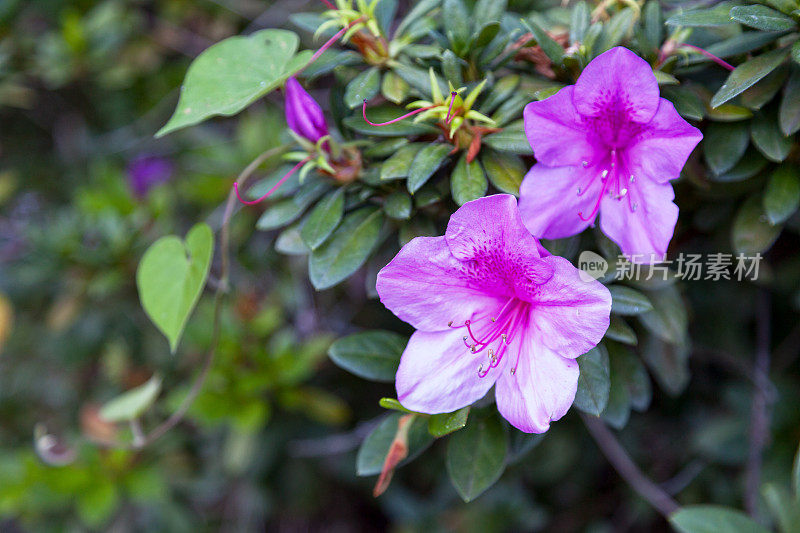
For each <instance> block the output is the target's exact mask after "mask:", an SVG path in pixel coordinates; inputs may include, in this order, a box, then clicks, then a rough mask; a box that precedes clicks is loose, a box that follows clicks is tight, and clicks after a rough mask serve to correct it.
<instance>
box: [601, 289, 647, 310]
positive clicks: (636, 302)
mask: <svg viewBox="0 0 800 533" xmlns="http://www.w3.org/2000/svg"><path fill="white" fill-rule="evenodd" d="M608 291H609V292H610V293H611V302H612V303H611V312H612V313H616V314H618V315H623V316H628V315H640V314H642V313H646V312H648V311H650V310H652V309H653V305H652V304H651V303H650V300H648V299H647V296H645V295H644V294H642V293H641V292H639V291H637V290H636V289H631V288H630V287H625V286H624V285H611V286H610V287H608Z"/></svg>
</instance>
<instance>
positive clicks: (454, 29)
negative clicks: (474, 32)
mask: <svg viewBox="0 0 800 533" xmlns="http://www.w3.org/2000/svg"><path fill="white" fill-rule="evenodd" d="M442 22H443V24H444V33H445V35H446V36H447V38H448V39H450V42H451V43H453V49H454V51H455V52H456V53H457V54H458V55H462V52H464V51H465V48H466V45H467V42H468V41H469V34H470V28H471V27H472V24H470V20H469V11H467V8H466V6H465V5H464V2H462V1H461V0H444V3H443V4H442Z"/></svg>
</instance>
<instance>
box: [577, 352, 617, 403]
mask: <svg viewBox="0 0 800 533" xmlns="http://www.w3.org/2000/svg"><path fill="white" fill-rule="evenodd" d="M578 366H579V367H580V375H579V376H578V390H577V391H576V393H575V403H574V405H575V407H577V408H578V409H580V410H581V411H583V412H584V413H588V414H590V415H594V416H600V413H602V412H603V410H604V409H605V408H606V405H607V404H608V394H609V391H610V390H611V377H610V373H609V367H608V352H606V349H605V347H604V346H603V345H602V344H600V345H598V346H597V347H595V348H592V349H591V350H589V351H588V352H587V353H585V354H583V355H582V356H580V357H578Z"/></svg>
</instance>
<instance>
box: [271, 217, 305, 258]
mask: <svg viewBox="0 0 800 533" xmlns="http://www.w3.org/2000/svg"><path fill="white" fill-rule="evenodd" d="M275 250H277V251H278V252H279V253H282V254H284V255H307V254H308V253H309V252H311V249H310V248H309V247H308V246H306V243H304V242H303V238H302V237H300V223H297V224H292V225H291V226H289V227H288V228H286V229H285V230H283V231H282V232H281V233H280V235H278V238H277V239H275Z"/></svg>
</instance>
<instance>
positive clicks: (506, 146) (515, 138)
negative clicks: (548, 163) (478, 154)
mask: <svg viewBox="0 0 800 533" xmlns="http://www.w3.org/2000/svg"><path fill="white" fill-rule="evenodd" d="M482 142H483V144H485V145H486V146H489V147H491V148H494V149H495V150H498V151H500V152H509V153H512V154H520V155H533V149H531V145H530V143H528V138H527V137H526V136H525V130H524V129H523V124H522V121H521V120H520V121H519V122H514V123H512V124H509V125H508V126H506V127H505V128H503V130H502V131H499V132H497V133H492V134H491V135H487V136H486V137H484V138H483V141H482Z"/></svg>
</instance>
